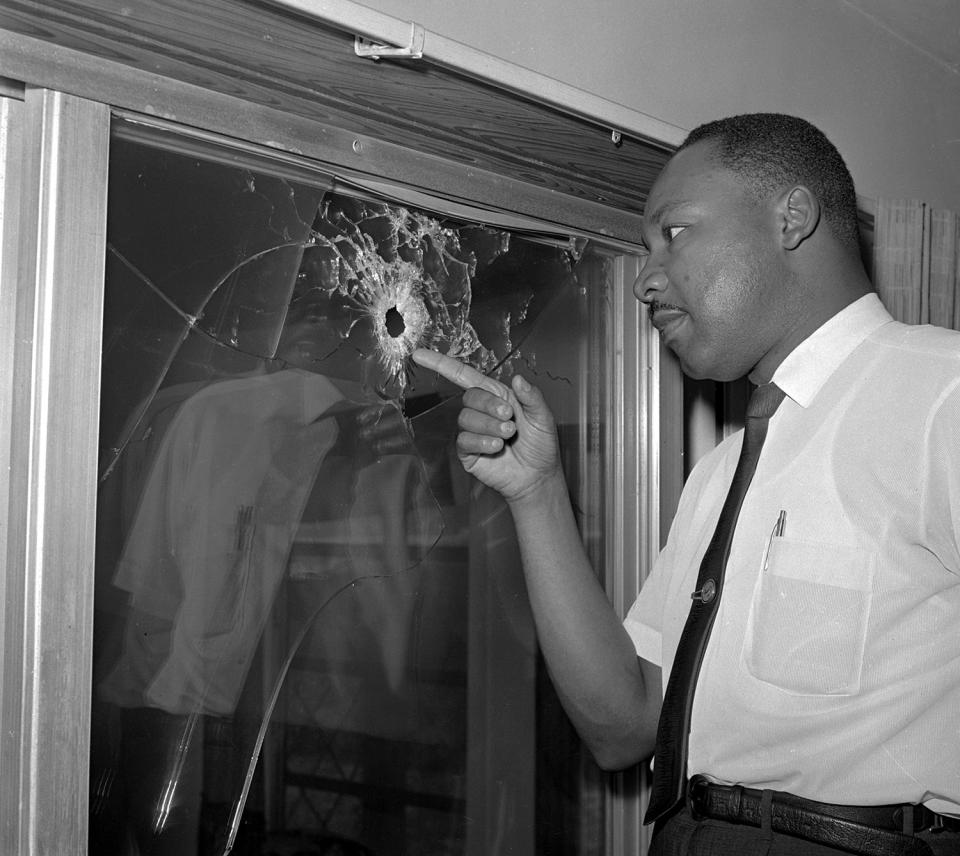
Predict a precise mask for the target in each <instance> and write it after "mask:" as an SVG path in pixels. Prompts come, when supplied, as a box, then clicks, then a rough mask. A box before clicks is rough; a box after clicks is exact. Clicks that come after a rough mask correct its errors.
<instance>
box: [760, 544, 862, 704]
mask: <svg viewBox="0 0 960 856" xmlns="http://www.w3.org/2000/svg"><path fill="white" fill-rule="evenodd" d="M874 569H875V562H874V561H873V556H872V555H871V554H870V553H867V552H865V551H863V550H860V549H857V548H855V547H848V546H841V545H838V544H826V543H821V542H813V541H800V540H795V539H790V538H774V539H773V540H772V541H771V543H770V547H769V550H768V553H767V557H766V561H765V563H764V569H763V570H762V571H761V573H760V576H759V578H758V580H757V584H756V587H755V589H754V594H753V600H752V602H751V604H750V613H749V615H748V617H747V628H746V633H745V636H744V644H743V652H742V666H743V667H744V668H745V669H746V671H747V672H748V673H749V674H750V675H752V676H753V677H754V678H756V679H757V680H759V681H762V682H764V683H766V684H770V685H772V686H774V687H777V688H779V689H781V690H783V691H785V692H788V693H794V694H798V695H852V694H855V693H857V692H859V690H860V677H861V672H862V669H863V651H864V643H865V640H866V635H867V622H868V620H869V617H870V607H871V601H872V592H873V577H874Z"/></svg>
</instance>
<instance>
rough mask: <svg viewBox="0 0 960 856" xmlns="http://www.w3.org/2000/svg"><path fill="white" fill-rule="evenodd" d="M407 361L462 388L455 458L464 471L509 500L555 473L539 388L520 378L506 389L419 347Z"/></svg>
mask: <svg viewBox="0 0 960 856" xmlns="http://www.w3.org/2000/svg"><path fill="white" fill-rule="evenodd" d="M413 360H414V362H415V363H417V364H418V365H421V366H423V367H424V368H427V369H431V370H432V371H435V372H437V374H439V375H440V376H441V377H444V378H446V379H447V380H449V381H450V382H451V383H454V384H456V385H457V386H459V387H460V388H461V389H463V390H464V394H463V409H462V410H461V411H460V416H459V418H458V420H457V424H458V425H459V427H460V433H459V434H458V435H457V454H458V455H459V457H460V462H461V464H462V465H463V468H464V469H465V470H466V471H467V472H468V473H471V474H472V475H474V476H476V477H477V478H478V479H480V481H482V482H483V483H484V484H486V485H488V486H489V487H492V488H493V489H494V490H496V491H498V492H499V493H500V494H502V495H503V497H504V499H506V500H507V501H510V502H513V501H517V500H522V499H524V498H526V497H528V496H530V495H531V494H532V493H534V492H535V491H536V489H537V488H538V487H539V486H540V485H541V484H542V483H544V482H545V481H546V480H547V479H549V478H551V477H554V476H557V475H560V456H559V453H558V450H557V431H556V423H555V422H554V418H553V414H552V413H551V412H550V408H549V407H547V404H546V402H545V401H544V399H543V395H542V394H541V392H540V390H539V389H537V388H536V387H534V386H531V385H530V384H529V383H528V382H527V381H526V380H525V379H524V378H523V377H522V376H520V375H514V377H513V379H512V380H511V384H510V386H506V385H505V384H502V383H500V382H499V381H497V380H494V379H493V378H490V377H487V376H486V375H484V374H482V373H481V372H479V371H477V370H476V369H474V368H471V367H470V366H468V365H465V364H463V363H461V362H459V361H458V360H455V359H454V358H453V357H448V356H445V355H443V354H440V353H437V352H436V351H429V350H426V349H423V348H421V349H419V350H417V351H414V353H413Z"/></svg>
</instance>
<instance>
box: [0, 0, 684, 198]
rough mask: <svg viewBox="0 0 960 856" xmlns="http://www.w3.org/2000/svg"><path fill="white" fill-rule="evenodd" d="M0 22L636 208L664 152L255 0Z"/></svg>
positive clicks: (19, 16)
mask: <svg viewBox="0 0 960 856" xmlns="http://www.w3.org/2000/svg"><path fill="white" fill-rule="evenodd" d="M0 27H4V28H6V29H9V30H13V31H16V32H23V33H26V34H28V35H31V36H33V37H35V38H40V39H44V40H46V41H51V42H55V43H57V44H61V45H64V46H67V47H71V48H74V49H78V50H82V51H85V52H88V53H92V54H95V55H97V56H102V57H105V58H108V59H112V60H114V61H118V62H122V63H124V64H126V65H129V66H132V67H137V68H141V69H146V70H149V71H152V72H156V73H159V74H163V75H165V76H169V77H171V78H173V79H176V80H181V81H185V82H189V83H193V84H197V85H201V86H204V87H207V88H210V89H213V90H215V91H218V92H225V93H227V94H231V95H234V96H239V97H242V98H244V99H245V100H248V101H251V102H253V103H257V104H263V105H267V106H270V107H273V108H277V109H281V110H284V111H286V112H289V113H291V114H293V115H299V116H304V117H308V118H312V119H315V120H316V119H319V120H323V121H327V122H330V123H331V124H333V125H335V126H337V127H340V128H346V129H350V130H353V131H355V132H357V133H362V134H368V135H371V136H374V137H378V138H380V139H384V140H389V141H391V142H394V143H397V144H400V145H404V146H407V147H410V148H416V149H419V150H421V151H424V152H426V153H428V154H433V155H437V156H440V157H444V158H448V159H453V160H457V161H460V162H462V163H464V164H466V165H470V166H475V167H477V168H482V169H485V170H490V171H494V172H498V173H500V174H503V175H505V176H508V177H511V178H515V179H518V180H521V181H525V182H529V183H533V184H537V185H540V186H546V187H550V188H551V189H553V190H555V191H557V192H559V193H563V194H566V195H570V196H575V197H578V198H583V199H590V200H592V201H595V202H600V203H603V204H606V205H609V206H611V207H614V208H618V209H620V210H624V211H630V212H639V211H641V210H642V206H643V203H644V201H645V198H646V191H647V188H648V187H649V185H650V183H651V182H652V180H653V178H654V177H655V176H656V174H657V173H658V172H659V170H660V168H661V166H662V164H663V163H664V162H665V160H666V157H667V156H668V155H667V152H666V151H665V150H664V149H662V148H659V147H656V146H653V145H650V144H648V143H646V142H643V141H639V140H634V139H630V138H626V139H624V140H623V142H622V144H621V145H620V146H619V147H615V146H614V145H613V143H612V141H611V139H610V132H609V130H607V129H604V128H600V127H598V126H595V125H592V124H590V123H588V122H585V121H583V120H579V119H576V118H573V117H570V116H567V115H564V114H561V113H559V112H558V111H555V110H553V109H551V108H548V107H545V106H542V105H538V104H533V103H531V102H529V101H525V100H523V99H521V98H519V97H516V96H513V95H510V94H508V93H505V92H503V91H500V90H497V89H494V88H493V87H491V86H487V85H485V84H482V83H480V82H477V81H473V80H468V79H466V78H464V77H462V76H459V75H457V74H456V73H454V72H451V71H449V70H444V69H441V68H438V67H436V66H433V65H430V64H429V63H427V62H424V61H393V60H391V61H381V62H373V61H371V60H368V59H361V58H359V57H356V56H355V54H354V52H353V39H352V36H351V35H350V34H348V33H343V32H338V31H336V30H333V29H330V28H325V27H322V26H320V25H318V24H317V23H315V22H311V21H307V20H304V19H300V18H298V17H297V16H295V15H294V14H291V13H289V12H287V11H286V10H280V9H277V8H275V7H264V6H262V5H260V4H258V3H253V2H235V0H234V2H228V0H205V2H204V3H203V4H197V3H196V2H193V0H168V2H164V3H162V4H160V3H155V2H150V0H124V2H122V3H121V2H116V0H46V2H43V3H38V2H27V1H26V0H8V2H5V4H4V7H3V8H2V9H0Z"/></svg>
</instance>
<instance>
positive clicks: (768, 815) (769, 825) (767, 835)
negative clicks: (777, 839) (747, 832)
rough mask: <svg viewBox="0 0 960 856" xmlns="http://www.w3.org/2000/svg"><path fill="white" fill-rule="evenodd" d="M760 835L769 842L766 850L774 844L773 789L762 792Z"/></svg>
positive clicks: (765, 789)
mask: <svg viewBox="0 0 960 856" xmlns="http://www.w3.org/2000/svg"><path fill="white" fill-rule="evenodd" d="M760 837H761V838H762V839H763V840H764V841H765V842H766V843H767V849H766V852H767V853H769V852H770V848H771V847H772V846H773V791H771V790H770V789H769V788H764V790H762V791H761V792H760Z"/></svg>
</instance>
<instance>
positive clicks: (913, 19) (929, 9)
mask: <svg viewBox="0 0 960 856" xmlns="http://www.w3.org/2000/svg"><path fill="white" fill-rule="evenodd" d="M844 2H845V3H846V4H847V5H848V6H851V7H853V8H854V9H856V10H857V11H858V12H860V13H861V14H863V15H865V16H866V17H868V18H871V19H872V20H873V21H875V22H876V23H877V24H878V25H879V26H881V27H883V28H884V29H886V30H888V31H890V32H891V33H893V34H894V35H896V36H897V37H898V38H900V39H902V40H903V41H904V42H906V43H907V44H909V45H912V46H913V47H914V48H915V49H916V50H918V51H920V52H921V53H924V54H926V55H927V56H929V57H930V58H931V59H933V60H935V61H936V62H937V63H938V64H940V65H942V66H944V67H946V68H947V69H948V70H949V71H952V72H953V73H954V74H960V2H958V1H957V0H907V2H905V0H844Z"/></svg>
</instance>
